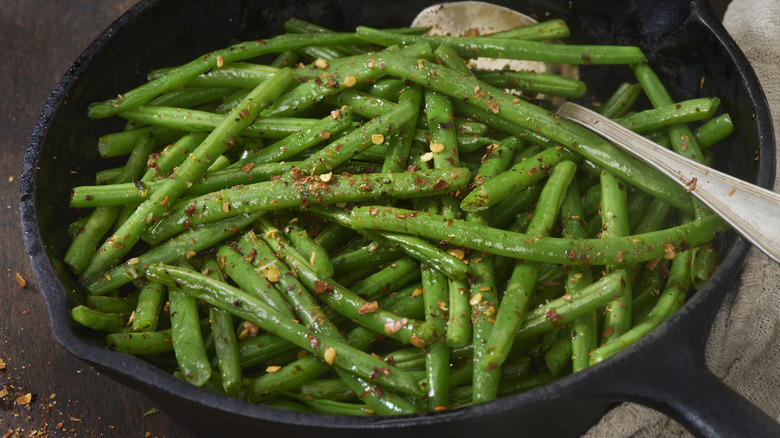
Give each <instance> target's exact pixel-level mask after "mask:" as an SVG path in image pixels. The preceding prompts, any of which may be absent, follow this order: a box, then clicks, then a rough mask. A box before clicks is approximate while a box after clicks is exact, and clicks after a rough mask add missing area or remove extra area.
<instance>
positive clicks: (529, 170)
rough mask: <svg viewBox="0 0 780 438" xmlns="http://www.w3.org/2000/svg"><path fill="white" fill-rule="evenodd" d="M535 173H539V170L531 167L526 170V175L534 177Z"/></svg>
mask: <svg viewBox="0 0 780 438" xmlns="http://www.w3.org/2000/svg"><path fill="white" fill-rule="evenodd" d="M537 173H539V169H537V168H535V167H532V168H530V169H528V174H529V175H536V174H537Z"/></svg>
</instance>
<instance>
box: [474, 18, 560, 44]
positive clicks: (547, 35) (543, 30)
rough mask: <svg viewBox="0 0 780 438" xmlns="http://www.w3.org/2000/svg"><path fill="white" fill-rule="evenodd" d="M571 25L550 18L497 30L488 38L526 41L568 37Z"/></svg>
mask: <svg viewBox="0 0 780 438" xmlns="http://www.w3.org/2000/svg"><path fill="white" fill-rule="evenodd" d="M570 33H571V32H570V30H569V26H567V25H566V22H565V21H563V20H548V21H543V22H541V23H534V24H529V25H527V26H520V27H515V28H512V29H508V30H504V31H501V32H495V33H492V34H489V35H487V37H488V38H516V39H521V40H526V41H543V40H551V39H556V38H567V37H568V36H569V35H570Z"/></svg>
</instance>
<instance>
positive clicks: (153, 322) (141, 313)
mask: <svg viewBox="0 0 780 438" xmlns="http://www.w3.org/2000/svg"><path fill="white" fill-rule="evenodd" d="M164 295H165V287H164V286H163V285H161V284H159V283H154V282H149V283H146V284H144V285H143V286H142V287H141V291H140V292H139V294H138V304H137V305H136V308H135V313H134V314H133V320H132V323H131V325H130V330H132V331H135V332H153V331H155V330H157V325H158V323H159V322H160V311H161V310H162V306H163V296H164Z"/></svg>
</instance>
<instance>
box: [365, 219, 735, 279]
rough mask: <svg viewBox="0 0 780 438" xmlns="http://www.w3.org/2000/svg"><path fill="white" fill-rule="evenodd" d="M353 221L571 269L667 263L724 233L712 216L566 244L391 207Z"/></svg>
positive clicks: (557, 239)
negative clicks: (676, 254)
mask: <svg viewBox="0 0 780 438" xmlns="http://www.w3.org/2000/svg"><path fill="white" fill-rule="evenodd" d="M369 210H371V214H369ZM350 216H351V218H350V224H351V225H352V226H354V227H355V228H357V229H375V230H384V231H390V232H397V233H407V234H412V235H418V236H423V237H426V238H430V239H434V240H437V241H440V240H441V241H447V242H449V243H450V244H452V245H459V246H464V247H467V248H471V249H474V250H477V251H485V252H489V253H491V254H496V255H503V256H507V257H512V258H517V259H524V260H534V261H539V262H548V263H559V264H573V265H606V264H623V263H627V264H630V263H636V262H643V261H649V260H653V259H657V258H663V257H664V253H665V251H666V252H669V251H671V250H672V249H677V250H679V249H680V248H681V245H682V246H686V245H687V246H688V247H694V246H697V245H699V244H701V243H704V242H709V241H710V240H711V239H712V238H713V236H714V235H715V233H716V232H718V231H719V230H722V229H723V222H722V221H721V220H719V219H717V218H716V217H711V216H708V217H705V218H702V219H700V220H695V221H692V222H688V223H685V224H683V225H679V226H676V227H673V228H668V229H665V230H661V231H656V232H649V233H644V234H634V235H631V236H627V237H610V238H606V239H566V238H556V237H533V236H531V235H528V234H523V233H517V232H512V231H506V230H500V229H496V228H492V227H487V226H482V225H478V224H471V223H467V222H465V221H463V220H458V219H444V218H439V217H436V216H435V215H428V214H423V213H420V212H415V211H413V210H405V209H399V208H392V207H380V206H376V207H374V206H360V207H355V208H353V209H352V211H351V213H350ZM621 260H622V261H621Z"/></svg>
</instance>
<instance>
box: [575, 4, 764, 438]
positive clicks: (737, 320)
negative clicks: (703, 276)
mask: <svg viewBox="0 0 780 438" xmlns="http://www.w3.org/2000/svg"><path fill="white" fill-rule="evenodd" d="M723 24H724V26H725V27H726V29H727V30H728V31H729V33H730V34H731V36H732V37H733V38H734V40H736V42H737V44H738V45H739V46H740V48H741V49H742V51H744V52H745V55H746V56H747V58H748V59H749V60H750V63H751V65H752V66H753V68H754V69H755V71H756V74H757V75H758V78H759V81H760V82H761V86H762V87H763V88H764V92H765V93H766V96H767V99H768V101H769V107H770V110H771V111H772V114H774V118H773V119H774V120H773V125H774V129H775V133H780V75H778V74H777V71H778V69H780V1H777V0H733V1H732V2H731V3H730V4H729V7H728V9H727V11H726V15H725V17H724V20H723ZM778 150H779V151H780V149H778ZM778 162H779V163H780V156H778ZM777 175H780V172H778V174H777ZM779 180H780V178H778V177H777V176H776V177H775V186H774V187H775V191H780V183H778V181H779ZM778 232H780V230H778ZM738 287H739V288H740V291H739V293H738V294H733V295H734V296H733V297H732V298H730V300H731V301H727V302H724V305H723V309H722V310H721V312H720V313H719V314H718V316H717V318H716V320H715V324H714V326H713V327H712V331H711V333H710V337H709V339H708V342H707V349H706V353H705V354H706V358H707V364H708V365H709V367H710V369H711V370H712V371H713V372H714V373H715V375H717V376H718V377H720V378H722V379H723V380H724V381H725V382H726V383H727V384H728V385H729V386H731V387H732V388H734V389H735V390H736V391H737V392H739V393H740V394H742V395H743V396H745V397H746V398H747V399H748V400H750V401H751V402H753V403H755V404H756V405H757V406H759V407H760V408H762V409H763V410H764V411H766V412H767V413H769V415H771V416H772V417H774V418H778V417H779V416H780V265H778V264H776V263H773V262H772V261H771V260H769V259H768V258H767V257H766V256H764V255H763V254H761V253H760V252H758V251H757V250H756V249H752V250H751V253H750V255H749V257H748V260H747V261H746V265H745V270H744V272H743V274H742V275H741V279H740V281H739V283H738ZM586 436H587V438H596V437H598V438H610V437H616V438H617V437H621V438H625V437H635V438H640V437H641V438H650V437H682V436H690V434H689V433H688V432H687V431H685V429H683V428H682V426H680V425H679V424H678V423H676V422H675V421H674V420H671V419H670V418H668V417H666V416H665V415H663V414H661V413H659V412H657V411H654V410H652V409H650V408H646V407H644V406H640V405H637V404H633V403H625V404H622V405H620V406H618V407H617V408H615V409H613V410H612V411H610V412H609V413H608V414H607V415H606V416H604V418H603V419H602V420H601V421H600V422H599V423H598V424H597V425H596V426H594V427H593V428H592V429H591V430H590V431H589V432H588V433H587V435H586Z"/></svg>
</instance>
